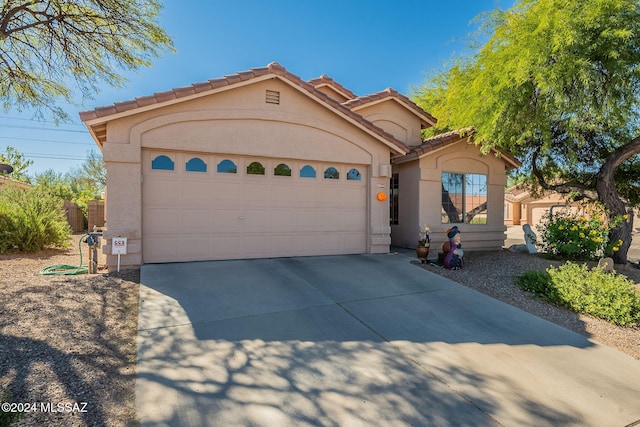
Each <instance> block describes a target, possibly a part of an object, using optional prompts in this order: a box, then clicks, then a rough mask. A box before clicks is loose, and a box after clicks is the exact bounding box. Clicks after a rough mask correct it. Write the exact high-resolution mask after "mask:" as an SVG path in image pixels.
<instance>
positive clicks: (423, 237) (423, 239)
mask: <svg viewBox="0 0 640 427" xmlns="http://www.w3.org/2000/svg"><path fill="white" fill-rule="evenodd" d="M430 234H431V229H430V228H429V227H427V226H426V225H425V226H423V227H421V228H420V232H419V238H418V246H416V256H417V257H418V259H419V260H420V261H421V262H422V263H423V264H424V263H425V262H427V257H428V256H429V246H431V238H430Z"/></svg>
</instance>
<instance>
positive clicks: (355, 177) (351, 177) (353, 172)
mask: <svg viewBox="0 0 640 427" xmlns="http://www.w3.org/2000/svg"><path fill="white" fill-rule="evenodd" d="M361 179H362V175H360V171H359V170H358V169H355V168H353V169H350V170H349V172H347V180H348V181H360V180H361Z"/></svg>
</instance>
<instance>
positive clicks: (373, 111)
mask: <svg viewBox="0 0 640 427" xmlns="http://www.w3.org/2000/svg"><path fill="white" fill-rule="evenodd" d="M356 111H357V113H358V114H361V115H362V116H363V117H364V118H366V119H367V120H369V121H370V122H372V123H373V124H375V125H376V126H378V127H380V128H382V129H384V130H385V131H387V132H389V133H390V134H391V135H393V136H395V137H396V138H397V139H399V140H400V141H402V142H404V143H405V144H407V145H408V146H410V147H413V146H416V145H420V144H421V143H422V134H421V132H420V129H421V122H420V119H419V118H418V117H417V116H416V115H415V114H414V113H412V112H411V111H409V110H407V109H406V108H404V107H402V106H401V105H400V104H398V103H397V102H396V101H393V100H388V101H385V102H380V103H377V104H373V105H369V106H366V107H364V108H360V109H358V110H356Z"/></svg>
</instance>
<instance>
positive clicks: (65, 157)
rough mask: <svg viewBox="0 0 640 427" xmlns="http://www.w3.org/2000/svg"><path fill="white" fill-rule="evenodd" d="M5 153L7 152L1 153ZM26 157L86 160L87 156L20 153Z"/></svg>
mask: <svg viewBox="0 0 640 427" xmlns="http://www.w3.org/2000/svg"><path fill="white" fill-rule="evenodd" d="M2 154H4V155H6V154H7V153H6V152H5V153H2ZM20 154H22V155H23V156H25V157H26V158H34V159H55V160H74V161H75V160H78V161H82V160H87V159H88V157H87V156H69V155H67V154H52V153H20Z"/></svg>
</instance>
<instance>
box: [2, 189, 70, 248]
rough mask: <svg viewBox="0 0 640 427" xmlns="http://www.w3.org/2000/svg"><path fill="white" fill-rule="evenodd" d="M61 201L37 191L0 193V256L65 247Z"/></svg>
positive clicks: (65, 227)
mask: <svg viewBox="0 0 640 427" xmlns="http://www.w3.org/2000/svg"><path fill="white" fill-rule="evenodd" d="M62 205H63V201H62V200H61V199H59V198H57V197H55V196H53V195H51V194H49V193H48V192H46V191H42V190H40V189H38V188H29V189H18V188H12V187H9V188H5V189H3V190H2V191H0V253H6V252H10V251H19V252H37V251H40V250H43V249H45V248H48V247H65V246H67V245H68V241H69V236H70V230H69V225H68V224H67V220H66V218H65V215H64V211H63V209H62Z"/></svg>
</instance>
